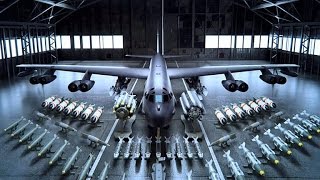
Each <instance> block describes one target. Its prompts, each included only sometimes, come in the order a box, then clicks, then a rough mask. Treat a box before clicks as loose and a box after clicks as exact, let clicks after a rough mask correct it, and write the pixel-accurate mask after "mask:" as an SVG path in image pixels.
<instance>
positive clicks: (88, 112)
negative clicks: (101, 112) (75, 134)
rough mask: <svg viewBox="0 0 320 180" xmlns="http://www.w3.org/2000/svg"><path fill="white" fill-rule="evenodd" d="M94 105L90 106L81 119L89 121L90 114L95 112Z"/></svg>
mask: <svg viewBox="0 0 320 180" xmlns="http://www.w3.org/2000/svg"><path fill="white" fill-rule="evenodd" d="M94 106H95V105H94V104H90V105H89V106H88V107H87V109H86V110H84V111H83V112H82V114H81V119H82V120H87V119H88V118H89V116H90V114H91V113H92V112H93V110H94Z"/></svg>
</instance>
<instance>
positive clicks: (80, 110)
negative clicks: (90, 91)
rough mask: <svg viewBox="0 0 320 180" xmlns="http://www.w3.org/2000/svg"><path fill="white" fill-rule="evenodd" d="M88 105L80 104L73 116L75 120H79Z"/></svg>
mask: <svg viewBox="0 0 320 180" xmlns="http://www.w3.org/2000/svg"><path fill="white" fill-rule="evenodd" d="M86 104H87V103H86V102H85V103H83V102H82V103H80V105H79V106H78V107H77V108H75V109H74V110H73V112H72V116H73V117H74V118H77V117H78V116H79V115H80V113H81V112H82V111H83V109H84V108H85V107H86Z"/></svg>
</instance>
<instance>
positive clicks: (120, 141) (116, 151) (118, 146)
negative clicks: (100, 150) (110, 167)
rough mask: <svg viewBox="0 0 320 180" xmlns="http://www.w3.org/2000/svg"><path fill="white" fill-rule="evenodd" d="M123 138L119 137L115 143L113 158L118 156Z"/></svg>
mask: <svg viewBox="0 0 320 180" xmlns="http://www.w3.org/2000/svg"><path fill="white" fill-rule="evenodd" d="M123 139H124V138H123V137H119V142H118V143H117V146H116V149H115V150H114V153H113V158H114V159H117V158H119V155H120V151H121V146H122V144H123Z"/></svg>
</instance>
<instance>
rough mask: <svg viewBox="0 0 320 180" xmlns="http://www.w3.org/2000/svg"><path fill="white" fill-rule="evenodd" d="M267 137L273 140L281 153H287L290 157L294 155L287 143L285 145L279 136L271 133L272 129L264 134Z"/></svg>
mask: <svg viewBox="0 0 320 180" xmlns="http://www.w3.org/2000/svg"><path fill="white" fill-rule="evenodd" d="M263 134H264V135H266V136H269V137H270V138H271V139H272V142H273V144H274V146H275V147H276V148H278V149H279V150H280V151H282V152H285V153H287V154H288V155H291V154H292V151H291V150H290V148H289V146H288V144H287V143H285V142H284V141H283V140H282V139H281V138H280V137H279V136H275V135H274V134H272V133H271V132H270V129H268V130H266V132H264V133H263Z"/></svg>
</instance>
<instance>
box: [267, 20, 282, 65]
mask: <svg viewBox="0 0 320 180" xmlns="http://www.w3.org/2000/svg"><path fill="white" fill-rule="evenodd" d="M279 37H280V28H279V27H276V26H272V31H271V47H270V63H277V62H278V50H279ZM269 41H270V40H269Z"/></svg>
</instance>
